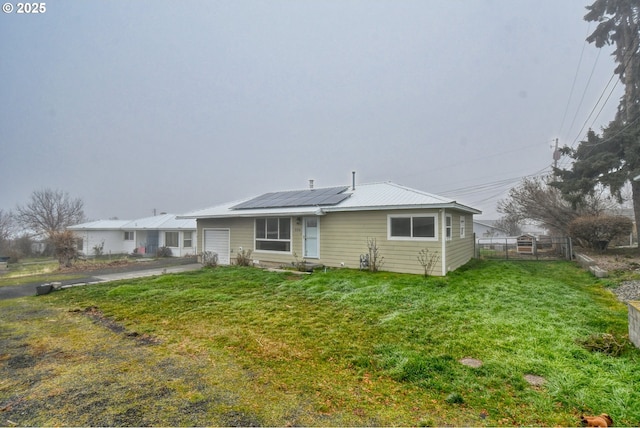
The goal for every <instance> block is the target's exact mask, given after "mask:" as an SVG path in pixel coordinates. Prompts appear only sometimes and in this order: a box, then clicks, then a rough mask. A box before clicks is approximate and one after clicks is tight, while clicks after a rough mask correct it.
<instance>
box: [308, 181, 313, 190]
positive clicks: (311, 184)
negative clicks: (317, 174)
mask: <svg viewBox="0 0 640 428" xmlns="http://www.w3.org/2000/svg"><path fill="white" fill-rule="evenodd" d="M309 189H311V190H313V180H309Z"/></svg>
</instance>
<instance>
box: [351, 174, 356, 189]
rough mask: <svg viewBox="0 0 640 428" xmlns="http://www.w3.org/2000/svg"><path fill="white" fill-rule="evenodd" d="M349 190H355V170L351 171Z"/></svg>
mask: <svg viewBox="0 0 640 428" xmlns="http://www.w3.org/2000/svg"><path fill="white" fill-rule="evenodd" d="M351 190H356V172H355V171H351Z"/></svg>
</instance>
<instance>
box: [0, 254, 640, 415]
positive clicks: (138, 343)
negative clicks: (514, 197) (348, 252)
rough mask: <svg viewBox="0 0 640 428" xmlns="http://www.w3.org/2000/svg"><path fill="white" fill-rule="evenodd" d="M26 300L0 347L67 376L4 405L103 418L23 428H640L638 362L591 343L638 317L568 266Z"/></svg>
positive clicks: (140, 283) (277, 278) (269, 279)
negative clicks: (8, 343)
mask: <svg viewBox="0 0 640 428" xmlns="http://www.w3.org/2000/svg"><path fill="white" fill-rule="evenodd" d="M18 302H19V306H16V301H13V303H11V302H10V301H8V302H0V321H1V322H0V324H2V325H4V331H5V333H0V334H4V335H5V336H0V338H2V337H4V339H5V340H9V339H7V337H8V336H9V335H11V337H12V338H15V337H21V338H22V339H20V340H21V341H22V342H24V343H25V344H26V345H25V346H26V347H27V349H28V350H29V352H30V355H32V356H36V355H40V356H54V357H55V358H54V360H53V361H56V360H57V364H55V365H52V364H53V363H52V362H51V361H50V362H49V364H50V366H47V367H36V368H35V369H34V373H33V374H31V375H30V376H31V377H30V380H29V381H28V382H27V383H26V384H28V387H27V386H24V385H26V384H25V382H24V381H22V383H20V382H19V381H17V380H15V379H9V380H7V381H0V408H1V407H2V406H3V403H5V404H4V405H5V406H6V402H14V401H16V400H18V398H20V397H22V399H23V400H25V401H24V402H25V403H32V404H33V403H35V402H36V401H37V400H40V401H43V400H46V399H48V400H55V399H56V398H55V397H61V396H67V397H69V395H68V394H69V391H72V392H73V393H74V394H76V395H73V396H72V398H73V397H75V401H73V402H74V403H77V398H78V397H77V394H79V392H78V391H82V393H83V394H85V395H87V396H88V398H86V397H85V399H86V400H89V402H90V403H92V406H93V407H90V409H89V410H86V411H78V410H74V409H72V408H70V407H69V406H64V405H58V406H54V405H53V404H52V405H50V406H48V407H47V406H44V407H42V410H39V411H37V412H35V414H33V415H31V416H29V417H28V418H25V419H24V420H14V419H11V420H12V421H13V422H15V423H18V424H20V425H31V424H33V425H95V424H102V425H127V424H136V425H143V424H151V425H278V426H283V425H315V426H318V425H323V426H326V425H368V426H369V425H405V426H406V425H414V426H415V425H487V426H496V425H537V426H542V425H545V426H551V425H554V426H557V425H562V426H571V425H574V426H575V425H579V416H580V415H581V414H583V413H586V414H590V413H596V414H598V413H602V412H606V413H608V414H610V415H611V416H612V417H613V419H614V421H615V423H616V425H634V426H637V425H638V424H640V368H639V367H640V366H639V363H640V351H638V350H637V349H635V348H633V347H632V346H630V345H629V346H627V347H626V348H625V349H624V351H623V352H622V354H621V355H619V356H611V355H607V354H604V353H601V352H594V351H590V350H587V349H585V347H583V346H582V345H580V343H582V342H585V341H587V342H588V341H589V338H593V337H595V335H599V334H602V333H611V334H613V336H614V337H615V338H617V340H618V341H620V342H623V341H625V340H627V339H626V335H627V312H626V306H625V305H624V304H622V303H620V302H618V301H617V300H616V299H615V297H614V296H613V295H612V294H611V293H610V292H609V291H608V290H606V289H605V288H604V287H603V285H602V283H600V282H598V280H596V279H595V278H593V277H592V276H591V275H590V274H588V273H585V272H584V271H582V270H580V269H578V268H577V267H576V266H575V265H574V264H572V263H569V262H498V261H484V262H477V261H476V262H473V263H472V264H470V265H469V266H467V267H466V268H463V269H460V270H459V271H457V272H453V273H451V274H449V276H448V277H446V278H427V279H425V278H423V277H421V276H417V275H403V274H392V273H386V272H378V273H375V274H372V273H369V272H360V271H354V270H330V271H328V272H326V273H325V272H316V273H314V274H313V275H303V276H298V275H293V274H288V273H273V272H265V271H261V270H258V269H254V268H240V267H221V268H217V269H203V270H202V271H198V272H191V273H185V274H180V275H163V276H160V277H155V278H145V279H140V280H134V281H126V282H119V283H111V284H108V285H97V286H86V287H78V288H73V289H69V290H65V291H63V292H57V293H53V294H50V295H47V296H41V297H32V298H24V299H19V301H18ZM16 307H18V308H20V309H16ZM88 307H95V308H93V309H92V310H91V312H90V313H100V314H101V317H99V318H97V319H101V320H102V321H103V323H102V324H95V323H93V322H92V321H91V318H89V317H87V316H86V314H87V312H83V311H84V310H85V308H88ZM9 308H12V309H11V310H9ZM96 308H97V309H96ZM37 309H41V310H44V311H46V315H41V316H39V317H37V318H36V319H33V320H31V321H26V320H25V317H21V316H19V314H18V310H21V311H27V312H28V311H31V312H33V311H36V310H37ZM3 313H4V315H2V314H3ZM94 319H96V318H94ZM104 325H108V326H111V330H108V329H105V328H104ZM114 326H116V327H117V328H114ZM123 329H124V331H123ZM141 339H144V340H141ZM12 340H13V339H12ZM16 340H17V339H16ZM1 353H2V351H0V366H1V365H2V363H3V362H5V361H7V360H8V357H5V358H2V356H1ZM7 355H8V354H7ZM109 356H112V358H109ZM465 357H472V358H476V359H479V360H481V361H482V362H483V365H482V366H481V367H479V368H472V367H468V366H464V365H462V364H460V362H459V360H460V359H462V358H465ZM4 373H8V371H5V372H0V378H1V377H2V376H3V374H4ZM53 374H55V376H54V375H53ZM527 374H531V375H536V376H541V377H543V378H544V379H546V383H545V384H544V385H542V386H532V385H530V384H529V383H527V381H526V380H525V377H524V376H525V375H527ZM96 385H98V386H96ZM105 385H111V386H105ZM114 385H115V386H114ZM21 391H22V392H21ZM100 392H102V395H101V394H100ZM20 394H22V395H20ZM65 394H66V395H65ZM16 397H18V398H16ZM12 400H13V401H12ZM71 401H72V400H70V402H71ZM51 403H55V401H51ZM76 406H77V404H76ZM185 406H186V407H185ZM91 409H92V410H91ZM135 409H138V410H137V411H138V412H140V411H141V410H140V409H143V410H142V413H143V414H142V415H138V414H134V413H135ZM185 409H186V410H185ZM123 415H125V416H126V415H129V418H128V419H127V418H124V419H122V417H124V416H123ZM0 417H2V413H0ZM13 417H15V416H13ZM118 418H120V419H118ZM9 419H10V418H9ZM2 422H4V423H2ZM2 424H4V425H7V423H6V422H5V421H2V420H0V425H2Z"/></svg>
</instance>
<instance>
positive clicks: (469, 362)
mask: <svg viewBox="0 0 640 428" xmlns="http://www.w3.org/2000/svg"><path fill="white" fill-rule="evenodd" d="M460 364H462V365H465V366H468V367H473V368H474V369H477V368H478V367H482V361H480V360H477V359H475V358H471V357H466V358H463V359H461V360H460Z"/></svg>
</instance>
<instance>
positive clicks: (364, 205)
mask: <svg viewBox="0 0 640 428" xmlns="http://www.w3.org/2000/svg"><path fill="white" fill-rule="evenodd" d="M342 194H344V195H348V197H347V198H345V199H343V200H342V201H340V202H338V203H337V204H334V205H331V206H319V205H317V206H291V207H272V208H259V207H256V208H250V209H234V207H236V206H238V205H242V204H243V203H244V202H247V201H251V200H252V199H255V198H247V199H244V200H240V201H235V202H230V203H225V204H221V205H217V206H214V207H211V208H205V209H202V210H198V211H192V212H190V213H187V214H184V215H181V216H178V217H179V218H223V217H256V216H280V215H287V216H302V215H314V214H315V215H322V214H324V213H329V212H338V211H367V210H388V209H412V208H427V209H434V208H453V209H458V210H461V211H465V212H468V213H470V214H480V213H481V211H479V210H476V209H475V208H471V207H468V206H466V205H463V204H459V203H458V202H456V201H455V200H451V199H448V198H445V197H443V196H438V195H434V194H431V193H426V192H422V191H420V190H416V189H411V188H409V187H405V186H401V185H398V184H395V183H392V182H382V183H369V184H360V185H358V186H356V188H355V190H354V189H351V188H349V189H348V190H345V191H344V193H342Z"/></svg>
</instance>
